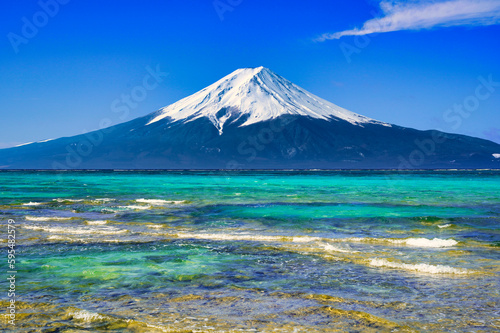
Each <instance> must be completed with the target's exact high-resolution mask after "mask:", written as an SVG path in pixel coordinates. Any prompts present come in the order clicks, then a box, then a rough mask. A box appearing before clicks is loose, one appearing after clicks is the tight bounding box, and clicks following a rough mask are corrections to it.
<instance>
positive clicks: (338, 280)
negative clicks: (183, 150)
mask: <svg viewBox="0 0 500 333" xmlns="http://www.w3.org/2000/svg"><path fill="white" fill-rule="evenodd" d="M499 189H500V172H495V171H474V172H473V171H469V172H466V171H448V172H430V171H427V172H399V173H398V172H394V173H390V172H375V171H352V172H347V171H344V172H338V171H337V172H335V171H330V172H326V171H308V172H288V171H275V172H250V171H246V172H237V171H234V172H222V171H220V172H201V171H200V172H188V171H185V172H181V171H177V172H97V171H96V172H59V173H57V172H0V193H1V196H0V214H1V221H2V224H1V225H2V228H1V230H2V231H1V232H2V243H1V249H0V251H1V252H2V253H3V254H2V256H3V258H4V259H3V260H2V266H1V267H2V275H3V276H4V277H3V278H2V279H0V291H1V295H2V298H1V307H2V308H3V309H2V314H3V316H2V322H1V323H0V328H1V330H3V331H12V332H108V331H110V332H112V331H114V332H245V331H248V332H336V331H338V332H345V331H349V332H414V331H425V332H448V331H454V332H492V331H499V330H500V310H499V290H500V289H499V281H500V279H499V273H500V255H499V254H500V252H499V250H500V190H499ZM9 219H11V220H14V221H15V223H14V225H15V228H16V229H15V230H16V234H15V235H16V244H15V251H16V253H15V255H16V258H15V259H16V263H15V269H16V272H17V273H16V281H15V289H16V290H15V293H16V298H15V301H16V303H15V304H16V321H15V324H16V325H15V326H12V325H11V324H9V323H8V321H7V320H8V317H7V315H6V314H7V312H8V308H7V307H8V305H9V301H10V298H8V297H7V291H8V289H9V282H8V281H7V280H6V278H7V277H8V273H7V271H9V267H8V266H7V251H8V250H9V247H8V242H7V235H8V232H7V230H8V226H7V224H8V220H9Z"/></svg>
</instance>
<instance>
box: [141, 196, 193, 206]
mask: <svg viewBox="0 0 500 333" xmlns="http://www.w3.org/2000/svg"><path fill="white" fill-rule="evenodd" d="M135 201H136V202H140V203H147V204H150V205H153V206H161V205H169V204H170V205H179V204H182V203H185V202H186V201H185V200H162V199H144V198H143V199H137V200H135Z"/></svg>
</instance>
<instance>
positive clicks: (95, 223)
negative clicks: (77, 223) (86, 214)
mask: <svg viewBox="0 0 500 333" xmlns="http://www.w3.org/2000/svg"><path fill="white" fill-rule="evenodd" d="M85 223H87V224H88V225H104V224H106V223H108V221H105V220H102V221H101V220H96V221H85Z"/></svg>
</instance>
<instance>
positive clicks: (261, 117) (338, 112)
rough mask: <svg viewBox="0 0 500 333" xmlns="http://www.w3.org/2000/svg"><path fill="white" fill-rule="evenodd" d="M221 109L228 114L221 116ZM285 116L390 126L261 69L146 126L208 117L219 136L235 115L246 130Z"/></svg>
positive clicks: (238, 75)
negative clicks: (241, 119) (249, 126)
mask: <svg viewBox="0 0 500 333" xmlns="http://www.w3.org/2000/svg"><path fill="white" fill-rule="evenodd" d="M221 109H226V110H227V111H229V112H227V111H226V112H222V113H221V112H219V111H220V110H221ZM285 114H290V115H301V116H309V117H312V118H318V119H325V120H329V119H335V118H337V119H342V120H345V121H348V122H350V123H352V124H363V123H377V124H381V125H386V126H390V125H389V124H386V123H382V122H379V121H376V120H373V119H370V118H367V117H364V116H361V115H359V114H356V113H354V112H351V111H348V110H346V109H343V108H341V107H339V106H337V105H335V104H333V103H330V102H328V101H326V100H324V99H322V98H319V97H317V96H315V95H313V94H311V93H309V92H307V91H306V90H304V89H302V88H300V87H299V86H297V85H295V84H293V83H292V82H290V81H288V80H286V79H285V78H283V77H281V76H279V75H277V74H275V73H273V72H272V71H270V70H269V69H267V68H264V67H256V68H241V69H237V70H236V71H234V72H233V73H231V74H229V75H227V76H225V77H223V78H222V79H220V80H219V81H217V82H215V83H213V84H212V85H210V86H208V87H206V88H204V89H202V90H200V91H199V92H197V93H195V94H193V95H191V96H188V97H186V98H183V99H181V100H180V101H178V102H176V103H174V104H171V105H169V106H167V107H164V108H162V109H160V110H158V111H157V112H155V113H154V114H153V116H152V118H151V120H150V121H149V122H148V123H147V125H149V124H152V123H155V122H157V121H159V120H161V119H164V118H167V117H168V118H170V119H172V120H174V121H178V120H185V121H192V120H195V119H198V118H200V117H207V118H208V119H210V121H211V122H212V123H213V124H214V126H215V127H216V128H217V129H218V130H219V134H222V130H223V127H224V123H225V122H226V121H227V120H228V119H229V118H230V117H232V116H233V117H234V115H237V118H239V117H241V116H243V115H248V117H247V118H246V121H245V122H244V123H243V124H242V125H240V126H247V125H250V124H255V123H258V122H261V121H265V120H270V119H273V118H276V117H278V116H281V115H285ZM233 119H234V118H233Z"/></svg>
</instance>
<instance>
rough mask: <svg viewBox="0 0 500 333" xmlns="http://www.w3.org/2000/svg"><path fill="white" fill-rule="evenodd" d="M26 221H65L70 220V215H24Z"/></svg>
mask: <svg viewBox="0 0 500 333" xmlns="http://www.w3.org/2000/svg"><path fill="white" fill-rule="evenodd" d="M25 219H26V220H27V221H38V222H43V221H66V220H71V219H72V217H57V216H25Z"/></svg>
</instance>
